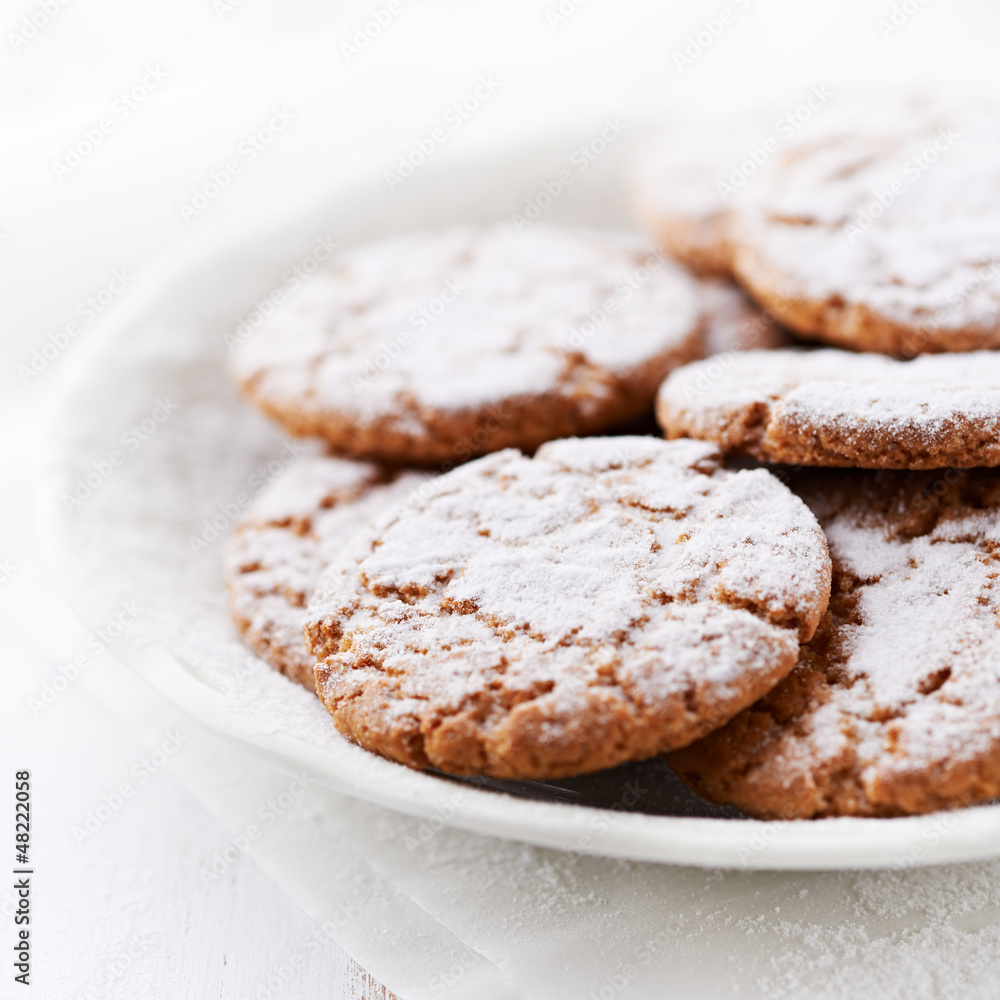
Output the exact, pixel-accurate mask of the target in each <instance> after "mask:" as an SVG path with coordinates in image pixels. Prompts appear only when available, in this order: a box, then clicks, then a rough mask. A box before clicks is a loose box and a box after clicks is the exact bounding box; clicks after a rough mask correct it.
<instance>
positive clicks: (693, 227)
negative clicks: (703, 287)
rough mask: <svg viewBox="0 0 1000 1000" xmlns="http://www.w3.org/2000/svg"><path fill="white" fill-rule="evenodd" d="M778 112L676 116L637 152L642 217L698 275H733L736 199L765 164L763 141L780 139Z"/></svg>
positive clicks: (633, 183) (635, 197)
mask: <svg viewBox="0 0 1000 1000" xmlns="http://www.w3.org/2000/svg"><path fill="white" fill-rule="evenodd" d="M777 117H778V116H777V114H776V113H775V112H774V110H773V109H768V110H767V111H764V110H761V109H757V110H753V111H749V112H741V113H739V114H730V115H719V116H713V117H709V118H699V119H697V120H696V121H689V122H684V123H678V124H677V125H676V126H675V127H673V128H670V129H665V130H663V131H662V132H659V133H658V134H656V135H655V136H652V137H650V138H649V139H648V140H647V141H646V142H645V143H644V144H643V145H642V146H641V147H640V148H639V150H638V151H637V153H636V155H635V158H634V161H633V163H632V168H631V170H630V175H629V196H630V200H631V203H632V209H633V213H634V215H635V218H636V220H637V221H638V222H639V224H640V225H641V226H642V228H643V229H644V230H646V231H647V232H649V233H650V234H651V235H653V236H654V237H656V239H657V240H658V241H659V243H660V245H661V246H662V247H663V249H664V250H666V251H667V253H669V254H670V255H671V256H673V257H676V258H677V259H678V260H680V261H683V262H684V263H685V264H686V265H687V266H688V267H690V268H691V269H692V270H694V271H696V272H698V273H699V274H703V275H722V276H729V275H731V274H732V256H733V242H732V235H733V233H732V227H733V209H734V206H735V202H736V200H737V196H739V195H741V192H742V189H743V185H744V184H746V183H747V182H748V180H749V179H752V178H753V177H754V176H755V175H756V174H757V172H758V171H759V170H760V168H761V163H759V162H758V160H760V159H761V152H760V151H761V150H763V146H764V144H765V142H773V143H774V144H775V145H776V142H774V139H773V136H774V132H775V119H776V118H777ZM763 152H764V154H765V155H764V156H763V160H764V162H766V161H767V158H768V157H769V156H770V153H768V152H767V151H763ZM754 153H756V159H755V158H754V155H753V154H754ZM734 181H735V182H736V184H739V185H740V187H738V188H737V187H736V185H735V184H734V183H733V182H734Z"/></svg>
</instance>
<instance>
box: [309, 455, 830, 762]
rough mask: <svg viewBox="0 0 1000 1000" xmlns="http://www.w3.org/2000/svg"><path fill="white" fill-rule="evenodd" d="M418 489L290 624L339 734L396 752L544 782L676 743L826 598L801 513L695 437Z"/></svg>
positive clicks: (785, 658) (733, 706) (731, 697)
mask: <svg viewBox="0 0 1000 1000" xmlns="http://www.w3.org/2000/svg"><path fill="white" fill-rule="evenodd" d="M432 485H433V487H434V490H433V493H432V495H430V496H428V497H427V498H426V499H424V500H422V501H420V502H419V503H418V504H416V505H415V506H414V507H413V508H412V509H409V510H397V511H395V512H393V513H392V514H391V515H387V516H386V517H385V518H384V519H382V520H381V521H380V522H379V523H378V524H376V525H375V526H374V527H373V528H372V529H371V530H370V531H369V532H367V533H363V534H362V536H359V539H358V541H357V545H356V547H355V550H354V552H353V553H352V554H351V555H350V556H348V557H345V558H343V559H341V560H339V561H338V562H336V563H335V564H333V565H332V566H331V568H330V569H329V570H328V571H327V573H326V574H325V575H324V577H323V580H322V581H321V583H320V585H319V586H318V588H317V591H316V595H315V597H314V598H313V601H312V603H311V604H310V607H309V612H308V621H307V625H306V639H307V643H308V645H309V647H310V649H311V651H312V653H313V654H314V655H315V656H316V658H317V668H316V679H317V693H318V694H319V696H320V698H321V699H322V701H323V702H324V704H325V705H326V707H327V709H328V710H329V711H330V714H331V715H332V717H333V719H334V722H335V724H336V726H337V728H338V729H339V730H340V731H341V732H342V733H344V734H345V735H346V736H348V737H349V738H351V739H352V740H354V741H355V742H357V743H359V744H361V745H362V746H364V747H367V748H368V749H370V750H373V751H375V752H377V753H380V754H382V755H384V756H386V757H389V758H391V759H393V760H397V761H400V762H402V763H404V764H408V765H410V766H411V767H417V768H428V767H433V768H437V769H439V770H442V771H446V772H450V773H454V774H489V775H493V776H495V777H503V778H544V777H556V776H567V775H573V774H583V773H587V772H591V771H597V770H601V769H604V768H608V767H613V766H615V765H617V764H620V763H623V762H624V761H628V760H641V759H645V758H649V757H651V756H654V755H655V754H657V753H659V752H661V751H663V750H665V749H667V748H671V747H678V746H683V745H684V744H686V743H688V742H690V741H691V740H694V739H696V738H697V737H699V736H701V735H704V734H705V733H707V732H709V731H710V730H712V729H714V728H715V727H717V726H719V725H721V724H722V723H723V722H724V721H725V720H727V719H729V718H731V717H732V716H733V715H734V714H736V712H738V711H739V710H740V709H741V708H743V707H745V706H746V705H748V704H750V703H751V702H752V701H754V700H755V699H756V698H757V697H759V696H760V695H761V694H762V693H763V692H764V691H766V690H768V689H770V688H771V687H772V686H773V685H774V684H775V683H776V682H777V681H778V680H779V679H780V678H782V677H783V676H784V675H785V674H786V673H787V672H788V670H790V669H791V667H792V665H793V664H794V662H795V660H796V658H797V657H798V651H799V642H800V639H808V638H809V637H810V636H811V635H812V634H813V631H814V629H815V628H816V624H817V622H818V621H819V618H820V616H821V615H822V614H823V612H824V610H825V608H826V604H827V599H828V594H829V582H830V577H829V573H830V563H829V556H828V553H827V548H826V542H825V540H824V538H823V534H822V532H821V530H820V529H819V526H818V525H817V523H816V520H815V518H814V517H813V515H812V514H811V513H810V512H809V511H808V509H807V508H806V507H805V505H804V504H803V503H802V502H801V501H800V500H799V499H798V498H797V497H795V496H793V495H792V494H791V493H790V492H789V491H788V490H787V489H786V488H785V487H784V486H783V485H782V484H781V483H780V482H779V481H778V480H777V479H776V478H775V477H774V476H772V475H771V474H770V473H768V472H766V471H764V470H755V471H741V472H731V471H727V470H725V469H723V468H722V466H721V455H720V454H719V452H718V451H717V450H716V449H714V448H712V447H710V446H708V445H705V444H702V443H700V442H693V441H678V442H664V441H659V440H657V439H655V438H640V437H615V438H589V439H569V440H563V441H557V442H552V443H550V444H547V445H544V446H543V447H542V448H540V449H539V451H538V453H537V454H536V456H535V457H534V458H527V457H525V456H523V455H522V454H520V453H519V452H516V451H512V450H511V451H505V452H501V453H499V454H496V455H491V456H488V457H486V458H482V459H480V460H478V461H477V462H474V463H472V464H470V465H466V466H463V467H461V468H459V469H457V470H455V471H453V472H450V473H448V474H447V475H445V476H441V477H439V478H438V479H435V480H434V481H433V484H432Z"/></svg>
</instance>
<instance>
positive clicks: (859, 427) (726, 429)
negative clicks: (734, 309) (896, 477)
mask: <svg viewBox="0 0 1000 1000" xmlns="http://www.w3.org/2000/svg"><path fill="white" fill-rule="evenodd" d="M656 413H657V419H658V420H659V422H660V426H661V427H662V428H663V430H664V433H665V435H666V437H668V438H679V437H692V438H698V439H700V440H703V441H711V442H712V443H713V444H716V445H718V446H719V447H720V448H721V449H722V450H723V451H725V452H735V453H738V454H742V455H749V456H751V457H753V458H757V459H760V460H761V461H765V462H786V463H789V464H797V465H827V466H849V467H854V468H862V469H940V468H945V467H947V466H952V467H954V468H972V467H975V466H995V465H1000V354H996V353H994V352H992V351H979V352H973V353H971V354H951V355H928V356H926V357H920V358H916V359H914V360H913V361H896V360H894V359H892V358H886V357H883V356H881V355H871V354H852V353H850V352H847V351H838V350H817V351H798V350H782V351H748V352H746V353H743V354H733V355H731V356H727V357H725V358H713V359H709V360H707V361H699V362H695V363H694V364H691V365H686V366H684V367H683V368H680V369H678V370H677V371H675V372H673V373H672V374H671V375H670V377H669V378H668V379H667V380H666V382H664V383H663V386H662V387H661V389H660V392H659V394H658V396H657V402H656Z"/></svg>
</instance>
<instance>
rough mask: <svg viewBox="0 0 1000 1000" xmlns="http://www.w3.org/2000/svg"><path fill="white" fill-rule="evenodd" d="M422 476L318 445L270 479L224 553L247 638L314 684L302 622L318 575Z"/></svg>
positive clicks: (277, 664) (414, 491) (232, 600)
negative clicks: (337, 453) (329, 452)
mask: <svg viewBox="0 0 1000 1000" xmlns="http://www.w3.org/2000/svg"><path fill="white" fill-rule="evenodd" d="M427 482H429V478H428V477H427V476H426V475H423V474H420V473H413V472H409V473H402V474H397V473H393V472H389V471H386V470H384V469H380V468H379V467H378V466H375V465H371V464H369V463H362V462H351V461H347V460H345V459H340V458H332V457H330V456H328V455H325V454H323V453H321V452H316V453H315V454H310V455H304V456H302V457H301V458H299V459H298V460H297V461H296V462H295V463H294V464H293V465H291V466H290V467H289V468H288V469H287V470H285V471H284V472H283V473H282V474H281V475H279V476H278V478H277V479H275V480H274V481H273V482H272V483H270V484H269V485H268V486H267V487H266V488H265V489H264V490H263V492H262V493H261V494H260V496H259V497H258V498H257V499H256V500H255V501H254V503H253V505H252V506H251V507H250V508H248V510H247V511H246V513H245V514H244V515H243V516H242V517H241V518H240V520H239V521H238V522H237V524H236V526H235V528H234V529H233V534H232V535H231V536H230V538H229V540H228V541H227V543H226V547H225V550H224V553H223V567H222V569H223V577H224V579H225V582H226V589H227V590H228V593H229V606H230V613H231V614H232V618H233V621H234V622H235V624H236V627H237V628H238V629H239V631H240V634H241V635H242V636H243V639H244V641H245V642H246V644H247V645H248V646H249V647H250V648H251V649H252V650H253V651H254V652H255V653H257V655H258V656H260V657H261V658H262V659H264V660H266V661H267V662H268V663H270V664H271V666H272V667H274V668H275V669H276V670H278V671H280V672H281V673H283V674H285V675H286V676H287V677H290V678H291V679H292V680H293V681H297V682H298V683H299V684H301V685H302V686H303V687H307V688H309V689H310V690H314V689H315V686H316V683H315V678H314V676H313V669H314V667H315V665H316V661H315V659H314V658H313V657H312V656H311V655H310V653H309V651H308V650H307V649H306V645H305V640H304V639H303V637H302V626H303V624H304V622H305V614H306V605H307V603H308V601H309V598H310V596H311V595H312V592H313V589H314V588H315V586H316V582H317V580H318V579H319V577H320V576H321V574H322V572H323V570H324V569H325V567H326V565H327V563H329V562H330V560H331V559H333V558H334V557H335V556H337V555H339V554H340V553H341V552H342V551H343V550H344V548H345V546H346V545H347V543H348V542H349V541H350V539H351V538H352V536H353V535H354V534H355V533H356V532H357V531H358V530H359V529H361V528H363V527H364V526H365V525H366V524H367V523H368V521H369V520H371V518H372V517H373V516H374V515H375V514H377V513H379V512H381V511H382V510H384V509H385V508H386V507H389V506H391V505H393V504H396V503H403V504H405V503H408V502H412V501H413V498H414V497H416V496H419V492H420V490H421V488H422V487H423V488H426V486H425V484H426V483H427Z"/></svg>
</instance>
